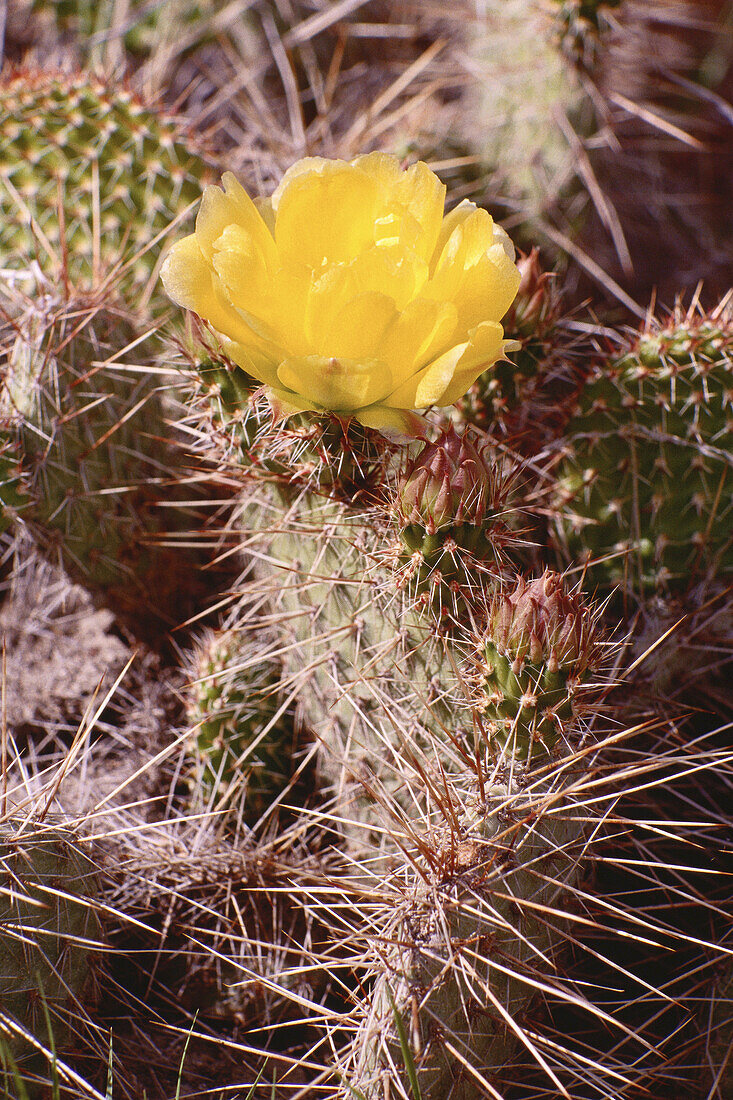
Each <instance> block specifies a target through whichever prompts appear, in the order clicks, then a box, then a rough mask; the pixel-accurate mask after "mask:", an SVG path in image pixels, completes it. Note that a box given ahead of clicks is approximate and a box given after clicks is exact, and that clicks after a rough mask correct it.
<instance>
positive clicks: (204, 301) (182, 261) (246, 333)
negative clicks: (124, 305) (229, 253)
mask: <svg viewBox="0 0 733 1100" xmlns="http://www.w3.org/2000/svg"><path fill="white" fill-rule="evenodd" d="M160 277H161V279H162V281H163V286H164V287H165V292H166V294H167V295H168V297H169V298H171V299H172V300H173V301H174V302H175V303H176V305H179V306H183V308H184V309H190V310H192V312H193V313H196V314H198V316H199V317H201V319H202V320H204V321H208V322H209V324H210V325H212V326H213V328H215V329H216V330H217V332H221V333H222V334H223V335H224V336H228V337H229V338H230V339H232V340H236V341H238V342H239V343H242V344H245V345H246V344H248V343H249V342H250V341H251V340H253V339H256V337H255V336H254V334H253V332H252V330H251V328H250V327H249V326H248V325H247V323H246V321H245V320H244V319H243V318H242V317H241V316H240V315H239V313H238V312H237V310H236V309H235V308H234V307H233V306H232V304H231V302H229V301H228V299H227V297H226V295H225V294H224V292H223V289H222V286H221V283H220V280H219V277H218V276H217V274H216V273H215V271H214V269H213V268H212V267H211V266H210V265H209V264H208V263H207V262H206V260H205V258H204V256H203V255H202V253H201V249H200V248H199V244H198V238H197V236H196V234H192V235H191V236H190V237H184V238H183V240H182V241H177V242H176V244H174V245H173V247H172V248H171V250H170V252H169V253H168V255H167V256H166V258H165V260H164V261H163V266H162V268H161V271H160Z"/></svg>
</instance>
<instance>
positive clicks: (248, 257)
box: [211, 224, 273, 323]
mask: <svg viewBox="0 0 733 1100" xmlns="http://www.w3.org/2000/svg"><path fill="white" fill-rule="evenodd" d="M211 263H212V265H213V267H214V270H215V271H216V273H217V275H218V276H219V278H220V279H221V282H222V286H223V287H224V289H225V290H226V293H227V297H228V298H229V300H230V301H231V302H233V303H234V304H235V305H236V307H237V308H238V309H244V310H246V311H247V313H250V314H253V315H254V316H256V317H259V318H261V319H262V320H263V321H266V322H268V323H269V322H270V321H271V320H272V308H273V299H272V276H271V274H270V272H269V271H268V268H267V265H266V264H265V262H264V260H263V256H262V251H261V249H259V248H257V246H256V244H255V243H254V241H253V239H252V237H251V236H250V235H249V233H247V232H246V230H244V229H242V227H241V225H235V224H232V225H227V226H226V227H225V229H224V230H223V232H222V234H221V236H220V237H219V238H218V240H217V242H216V245H215V247H214V254H213V258H212V260H211Z"/></svg>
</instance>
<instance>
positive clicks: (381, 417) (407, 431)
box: [354, 405, 428, 443]
mask: <svg viewBox="0 0 733 1100" xmlns="http://www.w3.org/2000/svg"><path fill="white" fill-rule="evenodd" d="M354 419H355V420H358V421H359V423H360V424H362V425H363V426H364V427H365V428H373V429H374V431H377V432H381V433H382V435H384V436H386V438H387V439H390V440H392V442H393V443H410V442H411V441H412V440H413V439H425V438H426V436H427V431H428V424H427V421H426V420H424V419H423V417H422V416H418V414H417V413H415V412H413V411H412V410H411V409H388V408H385V406H384V405H372V406H371V407H370V408H368V409H357V411H356V412H355V413H354Z"/></svg>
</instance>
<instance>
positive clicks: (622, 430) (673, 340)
mask: <svg viewBox="0 0 733 1100" xmlns="http://www.w3.org/2000/svg"><path fill="white" fill-rule="evenodd" d="M732 394H733V328H732V327H731V317H730V312H729V310H728V309H727V308H726V309H722V310H719V311H716V312H714V313H713V314H711V315H710V316H702V317H696V316H688V317H678V318H674V319H672V320H671V321H670V322H669V323H667V324H665V325H659V326H657V327H654V328H651V329H650V330H649V331H646V332H643V333H642V334H640V335H639V336H638V337H636V338H635V339H633V340H632V341H630V342H629V345H628V346H627V348H626V349H623V350H622V351H621V353H620V354H615V355H612V356H609V357H608V358H607V359H604V360H599V361H597V362H596V364H595V366H594V369H593V372H592V374H591V377H590V379H589V381H588V383H587V385H586V386H585V388H584V389H583V390H582V391H581V393H580V397H579V400H578V406H577V409H576V412H575V415H574V416H573V418H572V419H571V421H570V423H569V426H568V433H567V437H566V439H565V440H564V441H562V443H561V444H560V448H561V460H560V463H559V466H558V476H557V493H556V497H555V503H556V508H557V513H558V515H559V524H558V529H559V537H560V539H561V540H562V545H563V548H564V549H565V552H566V554H567V560H577V561H582V562H586V563H587V567H588V568H587V574H586V577H587V581H586V583H587V584H588V585H598V586H599V587H601V588H603V589H605V590H607V589H608V588H609V587H610V586H612V585H620V586H621V587H622V588H623V589H624V590H626V591H631V592H634V593H635V594H637V595H638V596H642V595H644V594H648V593H652V592H654V591H655V590H662V591H666V590H670V589H676V590H683V589H684V588H686V587H687V586H688V585H690V584H692V583H695V582H696V581H698V580H700V579H702V578H704V577H705V576H706V574H708V573H710V574H713V573H714V574H717V575H718V576H723V575H725V574H727V573H729V572H730V571H731V569H732V568H733V542H732V540H731V527H732V524H733V418H732V417H731V410H732V409H733V397H732Z"/></svg>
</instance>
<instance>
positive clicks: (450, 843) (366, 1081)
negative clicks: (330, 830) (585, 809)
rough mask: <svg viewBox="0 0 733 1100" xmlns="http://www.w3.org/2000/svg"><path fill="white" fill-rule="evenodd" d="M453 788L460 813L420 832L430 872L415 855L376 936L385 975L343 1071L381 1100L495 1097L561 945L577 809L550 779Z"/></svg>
mask: <svg viewBox="0 0 733 1100" xmlns="http://www.w3.org/2000/svg"><path fill="white" fill-rule="evenodd" d="M451 796H452V797H451V804H452V805H453V807H454V811H453V812H454V815H455V818H457V820H454V821H452V822H451V823H450V824H448V823H446V824H445V825H444V827H443V828H442V830H440V831H436V833H435V834H433V835H431V836H429V837H427V836H424V837H423V838H422V845H421V849H422V853H423V855H424V854H425V853H426V852H429V858H428V859H427V860H426V864H425V866H424V867H422V866H420V865H419V864H418V862H417V860H415V859H413V861H411V862H407V861H406V862H405V867H404V868H403V869H402V871H401V876H400V884H401V888H400V892H399V895H398V897H397V898H396V899H395V901H394V902H393V906H392V907H391V908H389V907H388V906H384V909H383V910H382V913H381V914H380V920H379V924H378V927H377V929H376V930H375V932H374V933H373V936H374V939H373V941H372V943H371V944H370V946H371V947H372V952H373V959H374V974H375V983H374V986H373V988H372V990H371V995H370V997H369V999H368V1000H367V1001H366V1002H365V1003H364V1004H363V1005H362V1006H361V1014H362V1016H361V1019H360V1021H359V1026H358V1030H357V1034H356V1039H355V1042H354V1044H353V1048H352V1061H351V1064H350V1065H349V1066H348V1070H347V1073H346V1074H345V1075H344V1076H345V1080H346V1081H347V1082H348V1087H349V1092H348V1095H349V1096H351V1095H359V1096H363V1097H364V1098H365V1100H381V1098H382V1097H383V1096H384V1095H385V1093H387V1094H388V1095H401V1094H402V1091H403V1089H409V1088H410V1085H412V1086H413V1089H412V1091H411V1092H408V1093H406V1094H407V1095H412V1096H417V1095H418V1092H417V1090H416V1088H415V1086H417V1089H419V1095H420V1097H421V1098H422V1100H445V1098H446V1097H451V1098H452V1097H455V1098H456V1100H480V1098H482V1097H485V1096H486V1095H487V1092H486V1090H485V1088H484V1086H483V1084H482V1080H488V1081H489V1082H491V1081H492V1080H493V1079H494V1074H495V1072H496V1070H497V1069H499V1068H501V1067H503V1066H504V1065H506V1063H507V1062H510V1061H511V1059H512V1057H513V1056H515V1052H516V1048H517V1044H518V1039H517V1035H516V1032H515V1030H513V1028H512V1026H511V1024H510V1023H509V1022H510V1021H513V1023H514V1026H515V1027H516V1028H517V1029H519V1028H521V1024H522V1014H523V1012H524V1011H525V1010H526V1007H527V1003H528V1001H529V1000H530V999H531V998H532V995H533V993H534V985H533V981H536V980H537V979H538V978H539V979H540V980H541V974H539V973H538V962H539V961H540V960H541V959H543V958H545V959H546V958H547V956H548V955H552V954H553V953H554V952H555V951H556V950H557V948H558V945H559V944H560V943H561V942H562V934H561V932H560V929H559V927H558V924H559V923H561V921H562V916H563V904H562V900H561V898H562V894H563V890H564V888H566V887H571V886H572V883H573V881H574V880H575V879H576V878H577V874H578V861H577V857H578V853H579V851H580V847H581V845H582V841H583V826H582V825H581V824H580V823H579V822H578V820H577V815H573V813H572V807H571V806H568V809H567V810H563V811H561V812H559V813H558V812H556V811H557V810H558V808H559V801H558V794H557V792H553V782H552V780H550V782H549V783H548V782H545V783H544V784H542V785H535V786H533V788H532V789H531V791H526V790H525V791H523V790H521V789H520V788H519V787H515V788H511V787H510V786H509V785H506V784H500V783H496V784H494V785H492V786H491V787H490V788H486V789H485V791H484V798H483V799H476V800H475V802H474V803H473V805H471V804H468V805H464V806H460V802H459V797H460V796H457V793H456V792H454V791H451ZM548 796H549V797H548ZM545 799H547V803H548V804H550V805H553V812H550V813H546V812H544V809H545V806H544V801H545ZM568 801H569V800H568ZM402 876H404V880H405V881H404V883H403V881H402ZM524 902H527V903H528V904H526V905H525V904H523V903H524ZM410 1063H411V1066H410ZM466 1065H468V1066H469V1067H472V1068H473V1069H474V1070H475V1071H476V1072H475V1073H471V1072H467V1071H466V1069H465V1068H464V1067H465V1066H466ZM408 1066H409V1068H408ZM388 1083H389V1084H390V1085H391V1086H392V1087H391V1088H389V1089H388ZM352 1090H353V1093H352ZM342 1095H343V1096H344V1100H345V1097H346V1095H347V1093H346V1092H344V1093H343V1094H341V1093H339V1096H342ZM497 1095H498V1093H497Z"/></svg>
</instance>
